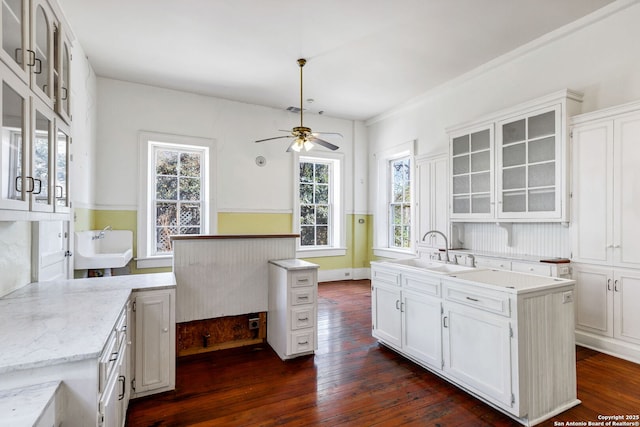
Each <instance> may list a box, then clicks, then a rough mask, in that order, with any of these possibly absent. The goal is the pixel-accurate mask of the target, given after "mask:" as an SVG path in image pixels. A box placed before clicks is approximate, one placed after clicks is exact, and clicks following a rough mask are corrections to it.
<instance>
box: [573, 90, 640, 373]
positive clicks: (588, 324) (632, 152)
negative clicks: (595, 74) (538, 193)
mask: <svg viewBox="0 0 640 427" xmlns="http://www.w3.org/2000/svg"><path fill="white" fill-rule="evenodd" d="M572 123H573V127H572V131H571V132H572V151H573V165H572V166H573V185H572V196H573V200H572V203H573V204H572V222H571V227H572V260H573V261H574V262H575V263H576V265H575V266H574V268H573V270H574V279H575V280H576V282H577V310H576V327H577V332H576V341H577V342H578V343H580V344H583V345H586V346H589V347H593V348H596V349H598V350H601V351H605V352H609V353H612V354H615V355H618V356H621V357H624V358H627V359H631V360H634V361H637V362H640V225H638V220H639V219H640V185H638V183H640V169H639V168H638V164H640V102H635V103H630V104H625V105H623V106H619V107H615V108H609V109H605V110H601V111H596V112H593V113H588V114H582V115H579V116H576V117H574V118H573V120H572Z"/></svg>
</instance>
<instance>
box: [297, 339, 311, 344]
mask: <svg viewBox="0 0 640 427" xmlns="http://www.w3.org/2000/svg"><path fill="white" fill-rule="evenodd" d="M305 344H309V340H307V341H304V342H298V345H305Z"/></svg>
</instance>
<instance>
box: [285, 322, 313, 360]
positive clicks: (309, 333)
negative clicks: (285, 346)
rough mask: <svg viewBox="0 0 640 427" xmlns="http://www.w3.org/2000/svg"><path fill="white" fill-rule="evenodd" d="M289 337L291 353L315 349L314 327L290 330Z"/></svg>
mask: <svg viewBox="0 0 640 427" xmlns="http://www.w3.org/2000/svg"><path fill="white" fill-rule="evenodd" d="M290 337H291V338H290V339H291V354H297V353H306V352H310V351H313V350H315V337H316V329H315V328H310V329H304V330H300V331H295V332H291V334H290Z"/></svg>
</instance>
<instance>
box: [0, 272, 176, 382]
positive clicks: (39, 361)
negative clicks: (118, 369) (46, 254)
mask: <svg viewBox="0 0 640 427" xmlns="http://www.w3.org/2000/svg"><path fill="white" fill-rule="evenodd" d="M171 287H175V278H174V276H173V273H160V274H143V275H129V276H113V277H102V278H91V279H75V280H59V281H51V282H41V283H32V284H30V285H27V286H25V287H23V288H21V289H18V290H16V291H14V292H12V293H11V294H9V295H7V296H5V297H3V298H1V299H0V349H1V351H0V374H2V373H7V372H13V371H18V370H23V369H30V368H37V367H42V366H50V365H56V364H60V363H66V362H71V361H76V360H84V359H89V358H97V357H98V356H99V355H100V353H101V352H102V349H103V347H104V345H105V343H106V341H107V339H108V338H109V334H110V333H111V331H112V330H113V327H114V325H115V323H116V321H117V319H118V316H119V314H120V312H121V311H122V309H123V307H124V305H125V304H126V302H127V300H128V299H129V296H130V295H131V292H132V291H136V290H144V289H162V288H171Z"/></svg>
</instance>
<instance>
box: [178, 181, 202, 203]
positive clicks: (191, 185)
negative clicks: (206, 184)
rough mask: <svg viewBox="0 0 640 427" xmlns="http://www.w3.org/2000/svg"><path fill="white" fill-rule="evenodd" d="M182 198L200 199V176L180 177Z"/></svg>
mask: <svg viewBox="0 0 640 427" xmlns="http://www.w3.org/2000/svg"><path fill="white" fill-rule="evenodd" d="M180 200H200V178H180Z"/></svg>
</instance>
